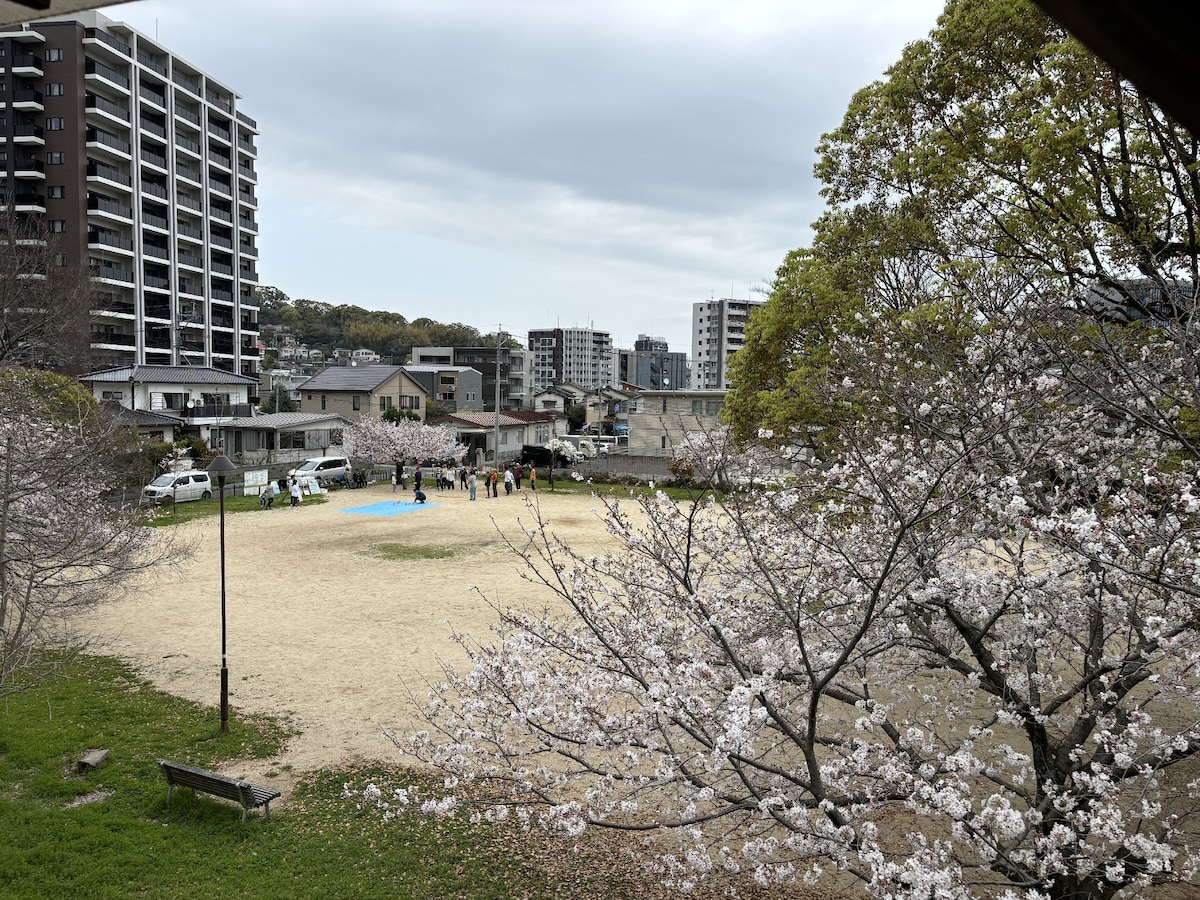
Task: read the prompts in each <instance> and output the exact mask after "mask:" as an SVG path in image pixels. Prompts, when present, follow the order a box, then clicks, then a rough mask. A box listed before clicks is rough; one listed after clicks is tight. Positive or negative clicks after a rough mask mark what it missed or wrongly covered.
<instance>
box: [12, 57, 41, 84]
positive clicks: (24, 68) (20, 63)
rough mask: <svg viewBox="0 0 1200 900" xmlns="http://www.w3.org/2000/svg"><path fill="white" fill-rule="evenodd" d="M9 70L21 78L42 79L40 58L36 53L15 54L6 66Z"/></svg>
mask: <svg viewBox="0 0 1200 900" xmlns="http://www.w3.org/2000/svg"><path fill="white" fill-rule="evenodd" d="M8 68H9V70H10V71H11V72H12V73H13V74H14V75H17V76H19V77H23V78H41V77H42V58H41V57H40V56H38V55H37V54H36V53H15V54H13V57H12V61H11V62H10V63H9V64H8Z"/></svg>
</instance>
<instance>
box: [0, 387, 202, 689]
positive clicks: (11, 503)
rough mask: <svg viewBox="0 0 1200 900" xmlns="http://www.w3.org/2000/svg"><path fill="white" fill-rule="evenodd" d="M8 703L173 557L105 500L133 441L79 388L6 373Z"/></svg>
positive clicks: (1, 588)
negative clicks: (87, 620)
mask: <svg viewBox="0 0 1200 900" xmlns="http://www.w3.org/2000/svg"><path fill="white" fill-rule="evenodd" d="M0 410H3V413H2V414H0V696H4V695H6V694H9V693H15V692H18V691H23V690H27V689H28V688H29V687H31V686H32V685H33V684H36V683H37V681H38V680H39V679H41V678H45V677H49V676H50V675H52V674H54V673H55V672H57V671H59V670H61V669H62V667H63V666H65V665H66V664H67V663H68V662H69V661H70V659H71V656H72V654H73V653H74V652H76V651H78V650H79V649H81V648H82V647H83V646H85V645H86V643H87V641H86V637H85V636H84V635H83V634H82V633H81V632H80V631H79V616H80V614H82V613H84V612H86V611H87V610H88V609H90V608H92V607H93V606H95V605H97V604H99V603H103V602H105V601H107V600H111V599H115V598H117V597H119V596H120V595H121V594H122V592H123V591H125V590H127V589H128V588H129V585H130V582H131V579H132V578H133V577H134V576H136V575H139V574H141V573H143V572H144V571H146V570H147V569H149V568H150V567H152V566H154V565H156V564H158V563H159V562H161V561H162V560H163V559H164V558H165V556H166V555H167V554H168V553H169V552H179V551H178V550H175V551H172V543H171V540H170V537H169V534H168V532H167V531H165V530H163V529H153V528H148V527H146V526H144V525H143V524H141V516H140V514H139V513H138V511H137V510H136V509H123V508H120V507H119V506H117V505H116V504H114V503H113V502H112V501H111V500H110V498H109V497H108V496H106V492H107V491H108V490H109V489H110V488H111V487H112V486H113V485H115V484H117V483H118V482H119V480H120V477H121V473H120V471H119V470H118V466H119V464H120V460H121V458H122V453H121V451H122V449H123V448H124V447H125V446H126V442H125V440H124V438H125V434H124V433H123V431H121V430H120V429H119V428H118V427H117V426H115V425H114V424H113V423H110V422H108V421H106V420H105V418H104V417H103V416H102V415H101V413H100V410H99V407H98V406H97V404H96V403H95V401H94V400H93V399H92V398H91V396H90V395H88V394H87V392H86V391H83V390H82V388H80V387H79V385H78V384H77V383H75V382H73V381H71V380H70V379H64V378H60V377H59V376H53V375H49V374H47V373H30V372H21V371H8V370H6V371H3V372H0Z"/></svg>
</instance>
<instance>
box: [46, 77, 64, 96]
mask: <svg viewBox="0 0 1200 900" xmlns="http://www.w3.org/2000/svg"><path fill="white" fill-rule="evenodd" d="M62 95H63V84H62V82H61V81H51V82H49V83H47V84H46V96H47V97H61V96H62Z"/></svg>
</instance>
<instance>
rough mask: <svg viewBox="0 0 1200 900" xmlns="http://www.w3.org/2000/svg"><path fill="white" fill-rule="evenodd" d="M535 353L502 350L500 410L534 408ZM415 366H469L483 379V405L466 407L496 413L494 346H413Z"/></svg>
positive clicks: (512, 348) (520, 349)
mask: <svg viewBox="0 0 1200 900" xmlns="http://www.w3.org/2000/svg"><path fill="white" fill-rule="evenodd" d="M530 356H531V354H530V353H529V352H528V351H527V350H526V349H525V348H524V347H501V348H500V368H499V376H500V410H501V411H504V410H508V411H515V410H522V409H532V403H533V391H532V390H531V388H530V381H529V360H530ZM412 364H413V365H415V366H469V367H470V368H472V369H475V370H476V371H477V372H479V373H480V375H481V376H482V382H481V387H482V393H481V398H480V399H482V401H483V405H482V406H481V407H476V406H474V405H472V406H470V407H464V408H466V409H477V408H478V409H483V410H486V411H489V412H495V411H496V376H497V369H496V348H495V347H494V346H493V347H413V349H412Z"/></svg>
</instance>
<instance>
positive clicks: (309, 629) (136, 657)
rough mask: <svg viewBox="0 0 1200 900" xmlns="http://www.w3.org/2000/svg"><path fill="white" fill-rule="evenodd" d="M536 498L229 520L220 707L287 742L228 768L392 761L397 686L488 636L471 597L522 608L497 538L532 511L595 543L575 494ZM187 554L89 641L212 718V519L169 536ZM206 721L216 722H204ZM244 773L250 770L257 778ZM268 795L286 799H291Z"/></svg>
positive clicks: (215, 621)
mask: <svg viewBox="0 0 1200 900" xmlns="http://www.w3.org/2000/svg"><path fill="white" fill-rule="evenodd" d="M541 487H542V490H541V491H540V492H538V493H537V494H531V493H529V492H528V486H527V485H526V491H525V492H524V494H523V495H522V494H518V493H515V492H514V494H513V495H512V496H511V497H509V496H506V495H504V493H503V489H501V495H500V497H499V498H493V499H488V498H485V497H484V495H483V493H482V491H481V492H480V493H479V496H478V499H477V500H475V501H474V502H471V501H469V500H468V499H467V492H466V491H464V490H455V491H442V492H438V491H430V492H429V493H428V496H429V501H430V502H429V504H428V505H427V506H425V507H418V508H416V509H414V510H413V511H411V512H406V513H403V514H400V515H393V516H377V515H363V514H357V513H350V512H347V510H349V509H352V508H354V507H361V506H367V505H371V504H375V503H384V504H391V502H392V501H393V500H402V501H409V500H411V498H412V494H411V491H410V492H407V493H406V492H403V491H400V492H398V493H396V494H393V493H392V490H391V486H390V485H377V486H374V487H369V488H366V489H359V490H353V491H336V492H333V493H330V494H329V495H327V500H326V502H325V503H323V504H318V503H311V502H310V503H307V504H305V505H303V506H301V507H300V508H299V509H292V508H289V507H288V505H287V503H286V500H287V498H286V497H280V498H278V499H277V501H276V504H275V508H274V509H271V510H269V511H265V512H250V513H237V514H227V515H226V519H225V523H226V524H225V544H226V619H227V627H226V636H227V642H228V666H229V698H230V699H229V702H230V707H231V709H232V715H233V717H236V716H237V714H238V712H239V711H243V710H244V711H248V712H256V713H257V712H261V713H271V714H274V715H279V716H283V717H285V718H286V719H287V720H288V721H289V722H290V723H291V724H292V725H293V726H294V727H295V728H296V729H298V730H299V731H300V734H299V736H298V737H295V738H293V739H292V740H291V741H290V742H289V744H288V747H287V750H286V752H285V753H284V755H283V756H282V757H279V758H276V759H272V760H267V761H261V762H258V763H254V764H251V766H250V767H247V768H245V769H240V770H239V774H242V776H243V777H250V778H253V777H255V776H256V775H259V774H260V773H261V772H266V771H268V770H270V771H272V772H278V771H279V769H280V767H281V766H285V765H290V766H291V767H292V770H294V771H295V772H298V773H302V772H306V771H311V770H314V769H317V768H320V767H323V766H328V765H333V764H337V763H340V762H343V761H348V760H354V759H380V760H389V761H396V760H397V759H398V754H397V752H396V750H395V748H394V747H393V746H392V745H391V744H390V743H388V742H387V741H386V740H385V739H384V738H383V736H382V734H381V732H382V731H383V730H387V731H391V732H394V733H397V734H404V733H406V732H407V731H410V730H412V729H414V728H416V727H419V726H418V725H417V724H416V720H415V719H414V717H413V713H412V709H411V705H410V704H409V702H408V690H407V689H408V687H411V688H412V689H413V691H414V693H417V694H419V695H420V696H422V697H423V696H424V695H425V693H426V691H425V687H424V680H425V679H437V678H438V676H439V674H440V671H441V669H440V663H439V661H440V660H447V661H451V662H455V663H460V662H462V661H463V659H464V657H463V655H462V651H461V650H460V649H459V648H458V647H457V646H456V645H455V644H454V643H453V642H452V641H451V640H450V631H451V628H452V627H453V628H454V629H457V630H460V631H465V632H469V633H471V634H474V635H477V636H481V637H483V636H486V635H487V632H488V628H489V626H490V625H491V624H492V623H493V622H494V621H495V615H494V613H493V612H492V611H491V609H489V607H488V606H487V604H486V603H485V602H484V601H483V599H482V598H481V597H480V596H479V594H478V593H476V592H474V591H472V590H471V588H472V586H476V587H478V588H480V589H482V590H483V591H484V592H485V593H486V594H487V596H488V597H490V598H495V599H498V600H499V601H500V603H501V604H502V605H522V604H523V603H525V602H532V601H533V596H532V595H533V591H534V589H533V588H532V587H531V586H530V585H529V584H528V583H527V582H525V581H523V580H521V578H520V577H519V574H518V573H519V571H520V569H521V565H522V563H521V560H520V558H519V557H517V556H516V555H515V554H514V553H513V551H512V550H510V549H509V548H508V547H507V546H506V545H505V544H504V542H503V540H502V538H501V533H502V532H504V533H509V534H519V533H520V530H521V528H522V525H521V523H522V522H524V523H525V526H526V527H528V526H529V525H530V524H531V523H532V513H531V511H530V510H529V509H528V508H527V506H526V503H525V499H526V498H536V499H537V502H538V503H539V505H540V509H541V513H542V515H543V516H545V517H546V518H548V520H549V522H550V524H551V527H552V529H553V530H554V531H555V532H556V533H558V534H559V535H561V536H562V537H564V538H565V539H567V540H568V541H569V542H571V543H572V545H573V546H576V547H582V546H585V545H589V544H590V545H594V544H595V543H596V542H597V541H602V540H604V539H605V535H604V530H603V526H602V525H601V524H600V523H599V521H598V519H597V517H596V513H595V512H594V510H596V509H597V507H598V506H599V503H598V501H596V500H595V499H594V498H592V497H589V496H587V495H578V494H554V495H552V494H549V493H547V491H546V490H545V488H546V485H545V484H542V485H541ZM179 529H180V531H181V532H182V535H181V537H183V539H184V541H185V542H187V543H189V544H191V545H192V546H193V549H194V555H193V556H192V557H191V558H189V559H187V560H185V561H184V562H182V563H180V564H179V565H178V566H175V567H172V568H171V569H169V570H166V571H164V572H162V573H161V574H159V575H158V576H156V577H155V578H154V579H152V580H148V581H147V582H146V583H145V584H144V585H142V586H141V588H140V590H138V591H136V592H135V594H134V596H133V597H131V598H130V599H128V600H125V601H122V602H119V603H115V604H111V605H108V606H106V607H104V608H102V609H100V610H98V611H96V612H95V613H94V614H93V615H92V617H91V622H90V630H91V631H92V632H93V633H94V636H95V639H96V640H97V641H98V642H99V644H100V645H101V646H100V647H99V649H100V650H101V652H106V653H109V654H111V655H114V656H118V657H120V658H122V659H125V660H128V661H129V662H131V663H132V664H134V665H135V666H136V667H137V669H138V670H139V671H140V672H141V673H142V674H144V675H145V676H146V677H147V678H149V679H150V680H151V681H152V682H153V683H154V684H155V685H156V686H158V687H160V688H162V689H163V690H165V691H168V692H169V693H172V694H175V695H178V696H181V697H186V698H188V699H191V700H197V701H200V702H202V703H206V704H209V705H212V706H214V707H216V706H217V705H218V704H219V698H220V667H221V605H220V596H221V587H220V556H219V520H218V519H217V518H216V517H211V518H205V519H201V520H198V521H196V522H193V523H189V524H187V525H183V526H179ZM383 543H403V544H422V545H431V546H437V547H462V548H465V550H464V553H463V554H462V555H460V556H457V557H455V558H452V559H443V560H420V561H384V560H381V559H378V558H375V557H373V556H371V555H370V553H369V551H370V548H371V547H372V546H374V545H378V544H383ZM215 715H216V712H215V711H214V716H215ZM255 766H257V769H256V768H255ZM270 781H271V783H272V785H273V786H275V787H278V788H280V789H282V790H284V791H285V796H284V798H283V799H284V801H285V802H286V799H287V790H286V789H287V788H288V787H290V785H281V784H279V779H278V777H277V776H273V777H272V778H271V779H270Z"/></svg>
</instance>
